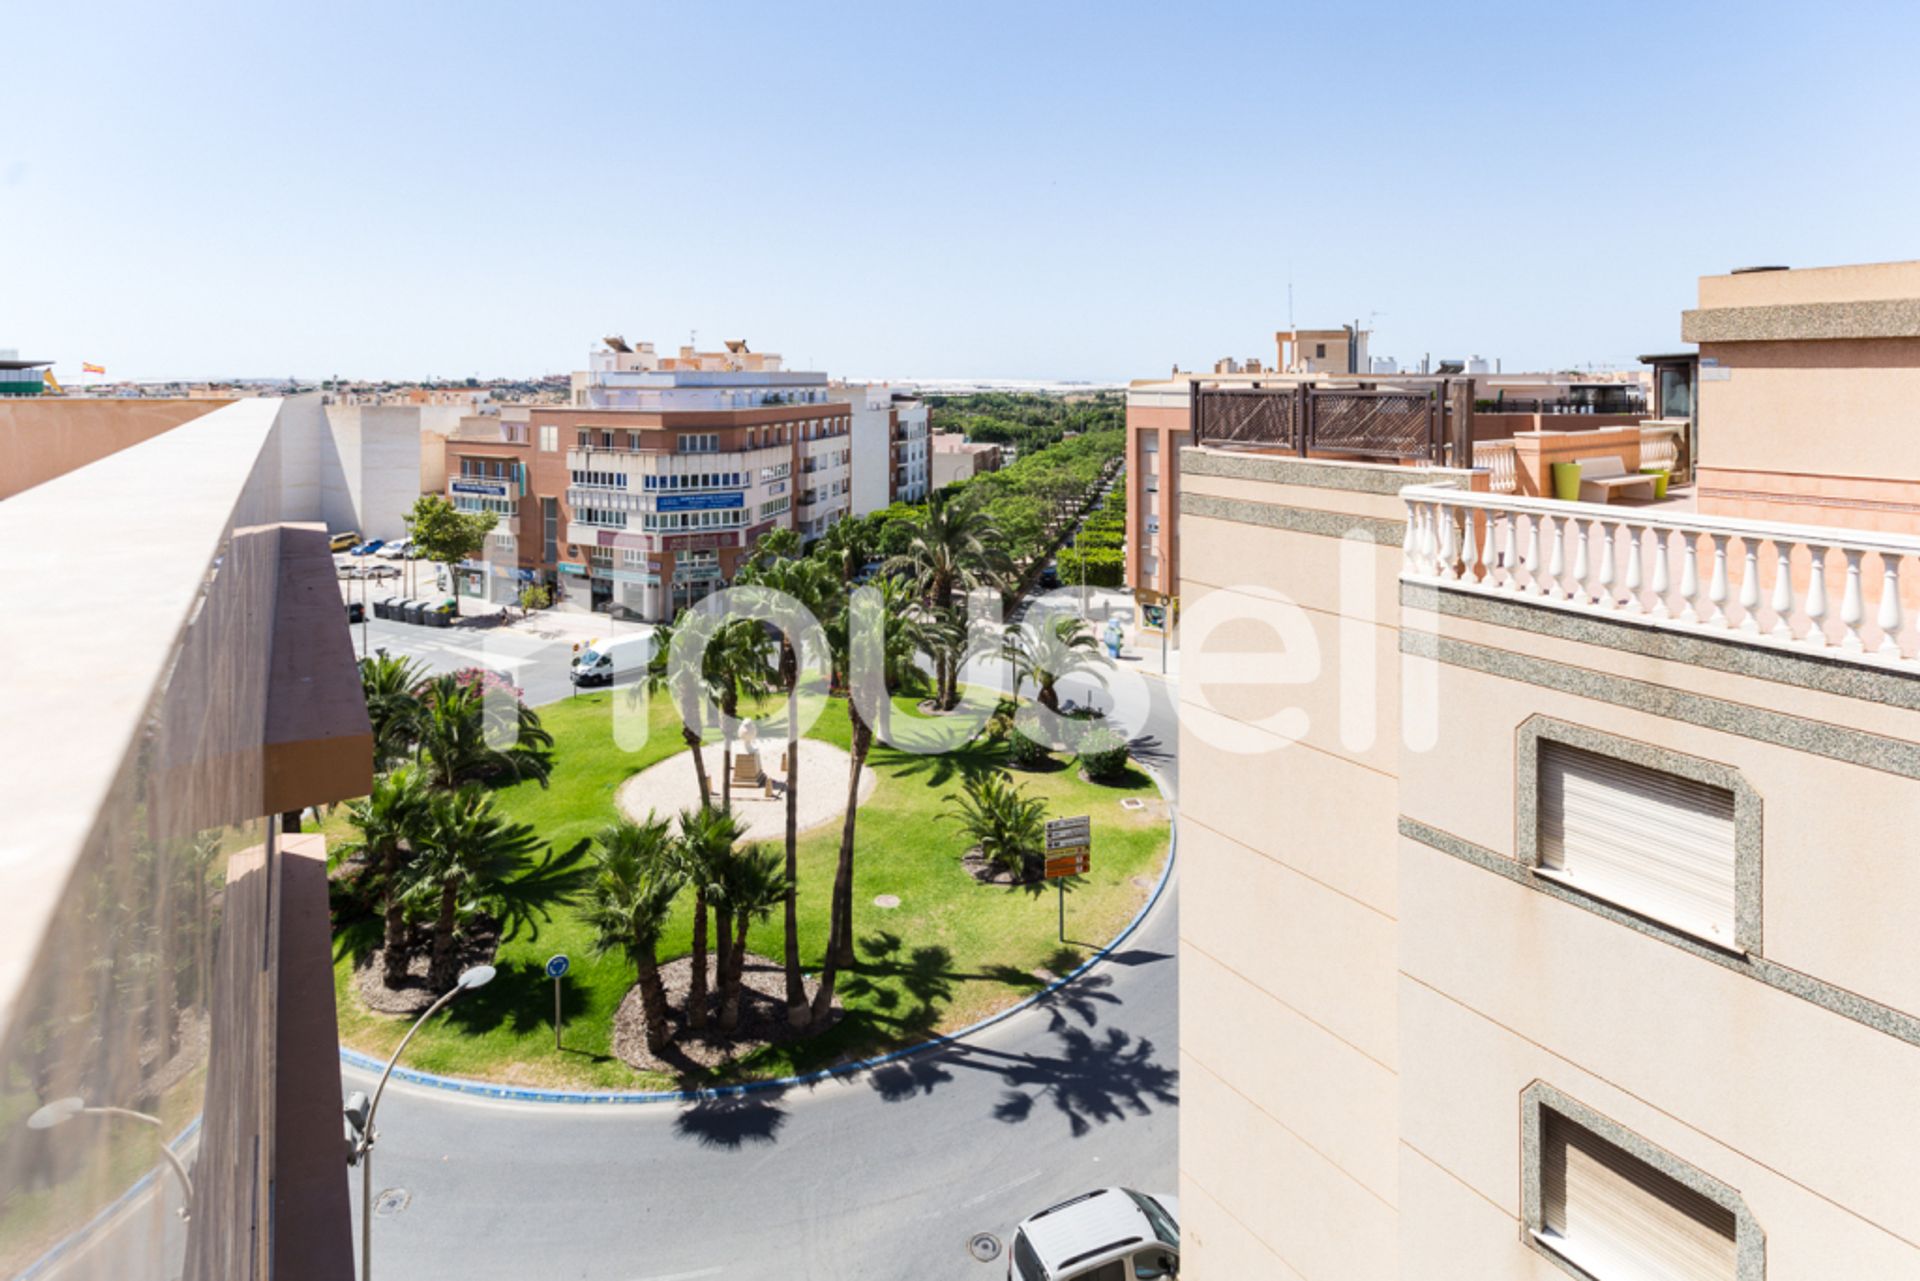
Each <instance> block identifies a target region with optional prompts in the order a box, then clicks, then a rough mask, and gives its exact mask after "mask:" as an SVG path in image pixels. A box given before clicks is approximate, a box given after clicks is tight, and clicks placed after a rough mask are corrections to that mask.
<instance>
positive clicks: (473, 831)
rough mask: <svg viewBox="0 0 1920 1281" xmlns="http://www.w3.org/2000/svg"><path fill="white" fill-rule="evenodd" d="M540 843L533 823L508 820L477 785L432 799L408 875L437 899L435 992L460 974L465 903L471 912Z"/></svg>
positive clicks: (525, 863)
mask: <svg viewBox="0 0 1920 1281" xmlns="http://www.w3.org/2000/svg"><path fill="white" fill-rule="evenodd" d="M539 847H540V842H539V840H538V838H537V837H535V835H534V831H533V829H532V828H531V827H528V826H527V825H526V824H524V823H515V822H512V821H510V820H509V819H508V818H507V817H506V815H504V814H502V813H500V811H499V810H497V809H495V808H494V804H493V797H491V796H490V795H488V794H487V793H486V792H484V791H482V790H480V789H479V788H478V787H473V786H468V787H463V788H461V789H460V790H459V791H457V792H442V793H439V794H437V795H435V796H434V797H433V798H432V801H431V803H430V804H429V806H428V813H427V818H426V823H425V831H424V832H423V834H422V836H421V840H420V844H419V848H418V849H417V850H416V851H415V858H414V863H413V869H412V875H411V877H410V878H409V879H410V880H411V882H412V887H413V888H414V889H415V890H416V891H418V892H421V893H424V894H426V895H429V896H433V897H435V898H437V906H436V910H435V913H434V920H433V951H432V953H431V957H430V960H429V961H428V965H427V985H428V986H429V987H431V988H432V989H433V990H434V991H436V992H438V991H444V990H446V989H448V988H450V987H452V986H453V981H454V979H455V977H456V976H457V975H458V973H459V969H460V966H459V958H458V957H457V956H456V954H455V950H454V945H455V942H456V936H457V933H458V928H459V922H460V917H461V915H462V909H463V907H464V909H465V910H466V911H468V912H470V911H472V910H473V909H474V908H476V907H478V906H480V905H481V904H482V903H484V902H485V901H486V899H487V897H488V896H489V894H490V893H491V892H492V890H493V889H494V887H496V886H498V885H501V884H503V883H504V882H506V881H510V880H512V879H513V878H514V877H515V876H518V875H519V874H520V873H522V872H524V871H526V870H527V868H528V867H529V866H530V865H531V864H532V862H533V854H534V851H535V850H537V849H539Z"/></svg>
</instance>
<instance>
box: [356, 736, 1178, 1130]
mask: <svg viewBox="0 0 1920 1281" xmlns="http://www.w3.org/2000/svg"><path fill="white" fill-rule="evenodd" d="M1141 768H1142V769H1146V770H1147V774H1148V776H1149V777H1150V778H1152V779H1153V785H1154V786H1155V787H1157V788H1159V789H1160V796H1161V798H1162V799H1166V795H1167V789H1166V785H1165V784H1164V783H1163V782H1161V780H1160V775H1159V772H1158V771H1156V770H1153V769H1150V768H1148V767H1146V766H1142V767H1141ZM1167 809H1168V812H1169V815H1170V816H1171V818H1172V820H1173V821H1172V822H1171V823H1170V824H1169V826H1168V829H1167V865H1166V866H1165V867H1163V868H1162V869H1160V879H1159V880H1158V881H1156V882H1155V883H1154V886H1153V893H1151V894H1149V895H1147V901H1146V902H1145V903H1142V904H1141V905H1140V910H1139V911H1138V912H1135V913H1134V914H1133V919H1132V920H1130V921H1128V922H1127V924H1126V927H1125V928H1124V929H1122V930H1121V931H1120V932H1119V933H1118V934H1116V935H1114V936H1113V938H1112V939H1110V940H1108V942H1107V944H1106V946H1105V947H1102V948H1101V949H1100V950H1099V951H1098V952H1095V953H1094V954H1093V955H1092V956H1090V957H1088V958H1087V959H1086V960H1085V961H1083V962H1081V964H1080V966H1079V968H1077V969H1075V970H1074V971H1073V973H1071V974H1069V975H1067V976H1066V977H1065V978H1059V979H1055V980H1054V981H1053V982H1052V983H1049V984H1048V985H1047V986H1046V987H1043V988H1041V989H1040V990H1039V991H1038V992H1035V993H1034V994H1033V995H1031V996H1029V997H1026V998H1024V999H1023V1000H1021V1001H1019V1002H1017V1003H1015V1004H1013V1005H1009V1006H1008V1007H1007V1008H1006V1009H1004V1010H1001V1011H1000V1012H999V1013H998V1014H989V1015H988V1016H987V1017H986V1018H984V1019H981V1020H980V1021H979V1022H978V1023H972V1024H969V1025H968V1026H966V1027H964V1028H961V1029H960V1030H959V1031H958V1032H949V1033H946V1034H944V1035H938V1036H935V1037H933V1038H932V1039H930V1040H926V1041H922V1042H920V1043H919V1044H918V1045H909V1046H908V1047H906V1048H905V1049H903V1050H894V1051H892V1052H891V1053H888V1054H882V1055H880V1056H879V1057H878V1058H871V1059H861V1060H860V1061H859V1062H857V1063H841V1064H837V1065H835V1066H833V1067H830V1068H822V1069H820V1070H819V1071H818V1072H809V1073H807V1074H806V1075H804V1076H783V1077H779V1078H776V1079H774V1080H768V1081H745V1082H742V1083H741V1084H739V1085H716V1086H710V1087H708V1088H707V1089H704V1090H529V1089H524V1088H522V1087H519V1086H513V1085H494V1084H493V1083H491V1082H488V1081H470V1080H468V1079H466V1078H465V1077H458V1076H438V1075H436V1074H434V1073H432V1072H416V1071H414V1070H413V1069H412V1068H403V1067H396V1068H395V1069H394V1070H393V1076H394V1079H395V1080H398V1081H406V1082H407V1083H409V1084H411V1085H424V1086H427V1087H429V1088H431V1089H436V1090H451V1091H453V1092H454V1093H456V1094H467V1095H473V1096H476V1097H479V1098H487V1099H501V1100H504V1101H506V1102H511V1103H599V1104H615V1103H697V1102H699V1101H701V1100H703V1099H733V1098H741V1097H744V1096H746V1095H749V1094H758V1093H759V1092H761V1091H762V1090H785V1089H791V1088H792V1087H794V1086H796V1085H817V1084H819V1083H820V1082H822V1081H831V1080H833V1079H834V1078H835V1077H841V1076H854V1075H857V1074H858V1073H861V1072H867V1071H871V1070H872V1069H874V1068H877V1067H883V1066H885V1065H886V1064H888V1063H897V1062H899V1061H900V1060H901V1059H906V1058H911V1057H913V1056H914V1055H916V1054H923V1053H925V1052H926V1051H928V1050H937V1049H942V1048H944V1047H946V1046H950V1045H957V1044H959V1043H960V1042H962V1041H964V1040H965V1039H966V1038H968V1037H970V1036H973V1035H975V1034H976V1033H979V1032H984V1031H985V1030H986V1029H988V1028H990V1027H992V1026H993V1025H994V1024H996V1023H999V1022H1001V1021H1003V1020H1005V1019H1010V1018H1012V1017H1013V1016H1014V1015H1016V1014H1018V1013H1020V1011H1022V1010H1024V1009H1027V1008H1028V1007H1030V1006H1032V1005H1035V1004H1037V1003H1038V1002H1040V1001H1044V1000H1045V999H1047V998H1048V997H1050V996H1052V995H1053V994H1054V993H1055V992H1058V991H1059V990H1060V989H1061V988H1064V987H1066V986H1067V985H1068V984H1069V983H1072V982H1073V981H1074V980H1075V979H1077V978H1079V977H1080V976H1081V975H1082V974H1085V973H1086V972H1087V971H1088V970H1090V969H1092V968H1093V967H1094V966H1096V965H1098V964H1099V963H1100V962H1102V961H1104V960H1106V959H1107V957H1109V956H1111V955H1112V954H1113V952H1114V949H1115V948H1118V947H1119V946H1120V945H1121V944H1122V943H1125V942H1126V941H1127V940H1128V939H1129V938H1131V937H1132V936H1133V932H1134V931H1135V930H1137V929H1139V928H1140V922H1142V921H1144V920H1146V919H1147V913H1149V912H1151V911H1153V909H1154V905H1155V904H1157V903H1158V902H1159V901H1160V896H1161V894H1162V893H1163V892H1164V891H1165V890H1166V888H1167V882H1168V881H1169V880H1171V879H1172V878H1173V864H1174V858H1175V857H1176V856H1177V855H1178V853H1179V848H1180V824H1179V814H1178V811H1177V809H1176V807H1175V806H1174V805H1173V803H1172V802H1171V801H1169V802H1168V806H1167ZM340 1061H341V1062H342V1063H345V1064H347V1065H348V1066H350V1067H356V1068H359V1069H361V1070H362V1071H366V1072H373V1073H376V1074H377V1073H379V1072H380V1071H381V1069H383V1068H385V1067H386V1064H385V1063H384V1062H382V1061H381V1060H379V1059H376V1058H373V1057H372V1056H370V1055H366V1054H362V1053H360V1051H358V1050H350V1049H348V1048H347V1047H346V1046H344V1045H343V1046H341V1047H340Z"/></svg>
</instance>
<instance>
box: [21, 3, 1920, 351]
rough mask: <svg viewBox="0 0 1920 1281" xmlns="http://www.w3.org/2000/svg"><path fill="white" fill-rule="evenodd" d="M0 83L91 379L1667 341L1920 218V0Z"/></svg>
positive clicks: (37, 333)
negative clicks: (1776, 281) (1349, 328)
mask: <svg viewBox="0 0 1920 1281" xmlns="http://www.w3.org/2000/svg"><path fill="white" fill-rule="evenodd" d="M6 28H7V45H8V49H9V56H8V59H7V61H6V64H5V74H4V76H3V77H0V119H4V120H5V121H7V122H8V127H7V128H6V129H5V130H4V131H0V246H4V249H3V251H0V252H3V256H0V346H18V347H20V348H22V349H23V350H24V351H25V352H27V353H28V354H34V355H45V356H51V357H54V358H56V359H58V360H59V362H60V364H59V366H58V368H59V369H60V370H61V371H62V372H68V373H72V372H77V370H78V367H79V362H80V361H81V360H83V359H84V360H92V361H97V362H100V363H104V364H106V365H107V366H108V368H109V370H110V372H111V373H112V374H114V375H116V376H129V377H146V376H161V375H185V376H204V375H230V374H243V375H258V376H266V375H282V374H299V375H302V376H319V375H326V374H333V373H341V374H348V375H360V376H390V377H424V376H428V375H437V376H466V375H469V374H476V373H477V374H481V375H492V374H505V373H536V372H544V371H561V370H566V369H571V368H574V367H576V366H577V365H579V364H580V363H581V359H582V356H583V354H584V352H585V351H586V349H587V348H588V346H589V345H590V344H591V343H592V341H593V340H594V339H595V338H596V337H598V336H599V335H600V334H602V333H605V332H611V331H619V332H624V333H625V334H627V335H628V336H629V337H631V338H636V339H641V338H650V339H652V340H654V341H656V342H660V343H662V344H676V343H679V342H682V341H684V340H685V339H686V337H687V335H688V333H689V331H690V330H695V329H697V330H698V331H699V334H700V338H701V342H702V345H703V346H706V345H710V344H711V343H712V342H714V341H716V340H718V339H720V338H723V337H744V338H746V339H748V340H749V341H750V342H752V343H753V344H754V345H755V346H756V347H759V348H762V349H769V350H777V351H781V352H784V353H785V354H786V355H787V356H788V357H789V359H790V360H791V361H793V362H795V363H796V364H798V363H805V364H806V365H808V366H809V367H815V368H826V369H829V370H831V371H833V372H835V373H842V374H851V375H856V376H874V377H927V378H934V377H973V376H997V377H1009V378H1087V379H1124V378H1129V377H1138V376H1149V375H1156V374H1161V373H1164V372H1165V371H1166V370H1167V369H1168V368H1169V367H1170V366H1171V365H1172V364H1173V363H1175V362H1178V363H1179V364H1180V365H1181V366H1182V367H1186V368H1192V367H1195V366H1197V365H1201V364H1203V363H1204V362H1208V361H1210V360H1212V359H1213V358H1214V357H1216V356H1219V355H1223V354H1234V355H1239V356H1246V355H1261V356H1267V355H1270V354H1271V335H1272V332H1273V330H1275V329H1276V328H1279V327H1282V326H1283V325H1284V324H1285V323H1286V318H1287V284H1288V281H1289V279H1291V280H1292V282H1293V286H1294V311H1295V316H1296V318H1297V319H1298V320H1299V322H1300V323H1301V324H1303V325H1315V324H1335V323H1339V322H1340V321H1343V320H1351V319H1353V318H1355V317H1359V318H1361V319H1363V320H1365V319H1367V318H1368V317H1370V316H1371V317H1373V323H1374V325H1375V327H1376V330H1377V336H1376V339H1375V350H1376V352H1384V353H1388V354H1395V355H1399V356H1403V357H1409V356H1410V357H1414V358H1417V357H1418V356H1419V354H1420V353H1421V352H1422V351H1431V352H1433V353H1434V354H1435V355H1436V356H1438V355H1440V354H1443V353H1444V354H1447V355H1465V354H1467V353H1470V352H1477V353H1480V354H1483V355H1486V356H1488V357H1496V356H1497V357H1499V358H1501V359H1502V360H1503V361H1504V362H1505V368H1506V369H1508V370H1515V369H1520V368H1540V367H1549V366H1551V367H1560V366H1566V365H1570V364H1574V363H1586V362H1612V363H1625V362H1630V361H1631V360H1632V358H1633V357H1634V356H1635V355H1637V354H1639V353H1640V352H1643V351H1648V350H1656V349H1670V348H1672V347H1674V346H1675V345H1677V342H1678V337H1679V312H1680V310H1681V309H1682V308H1684V307H1686V306H1688V305H1690V304H1691V301H1692V298H1693V291H1694V282H1695V279H1696V277H1698V276H1699V275H1701V274H1703V273H1711V272H1718V271H1723V270H1726V269H1729V268H1732V267H1735V266H1740V265H1745V264H1750V263H1757V262H1770V263H1771V262H1778V263H1788V264H1793V265H1801V266H1807V265H1819V264H1829V263H1839V262H1856V261H1882V260H1888V259H1900V258H1912V257H1920V164H1916V163H1915V162H1916V159H1917V157H1916V150H1917V149H1920V93H1916V91H1915V89H1914V80H1913V73H1912V67H1913V56H1914V51H1915V50H1916V48H1920V5H1913V4H1910V3H1909V4H1904V5H1891V4H1889V5H1872V4H1846V5H1828V6H1806V5H1773V4H1767V3H1750V4H1739V5H1713V6H1706V5H1686V4H1649V5H1612V6H1605V5H1562V4H1541V3H1534V4H1524V5H1522V4H1513V5H1481V4H1454V5H1432V4H1417V5H1414V4H1408V5H1399V4H1393V3H1383V4H1376V5H1372V6H1364V7H1362V6H1353V7H1348V6H1329V5H1315V6H1296V5H1284V4H1247V5H1209V4H1186V3H1182V4H1177V5H1176V4H1171V3H1168V4H1120V3H1108V4H1082V3H1046V2H1042V0H1028V2H1027V3H1023V4H999V3H992V2H985V0H973V2H969V3H966V4H954V3H945V4H938V5H934V4H927V5H920V4H910V3H901V4H889V5H882V4H871V5H868V4H797V3H788V4H779V5H765V6H762V5H756V4H750V3H729V4H726V5H703V4H698V3H684V4H681V5H678V6H674V7H662V6H655V5H649V4H640V3H620V4H611V3H600V4H595V5H580V4H571V3H542V4H537V5H535V4H491V3H465V4H458V5H454V4H436V3H405V2H399V0H385V2H383V3H376V4H362V3H357V2H354V0H329V3H326V4H301V5H293V4H287V3H250V4H192V3H188V4H182V5H169V6H161V5H151V4H140V5H132V4H117V3H108V4H93V5H87V6H84V7H75V6H70V5H58V4H51V5H50V4H39V5H26V4H22V5H18V6H14V7H13V9H12V11H11V12H10V13H9V14H8V16H7V20H6Z"/></svg>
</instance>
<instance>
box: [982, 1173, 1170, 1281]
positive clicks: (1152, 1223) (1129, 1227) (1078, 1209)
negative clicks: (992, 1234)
mask: <svg viewBox="0 0 1920 1281" xmlns="http://www.w3.org/2000/svg"><path fill="white" fill-rule="evenodd" d="M1179 1275H1180V1202H1179V1201H1178V1200H1177V1199H1176V1198H1174V1197H1170V1196H1148V1195H1147V1194H1146V1193H1144V1192H1135V1191H1133V1190H1132V1189H1131V1188H1100V1189H1099V1190H1097V1191H1094V1192H1086V1193H1082V1194H1081V1195H1079V1196H1077V1197H1074V1198H1072V1199H1071V1200H1067V1201H1062V1202H1061V1203H1060V1204H1058V1205H1051V1206H1048V1207H1047V1208H1046V1209H1044V1210H1042V1211H1040V1213H1038V1214H1036V1215H1034V1216H1033V1217H1032V1218H1030V1219H1027V1220H1025V1221H1024V1222H1022V1223H1021V1224H1020V1226H1019V1227H1018V1228H1017V1229H1015V1230H1014V1234H1013V1248H1012V1249H1011V1250H1010V1251H1008V1258H1007V1278H1008V1281H1147V1279H1148V1278H1161V1277H1166V1278H1171V1277H1177V1276H1179Z"/></svg>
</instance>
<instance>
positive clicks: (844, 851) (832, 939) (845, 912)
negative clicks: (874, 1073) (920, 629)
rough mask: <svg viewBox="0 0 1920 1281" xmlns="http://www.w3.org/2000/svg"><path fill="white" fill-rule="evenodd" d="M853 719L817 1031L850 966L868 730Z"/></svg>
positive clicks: (817, 1004)
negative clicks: (857, 827)
mask: <svg viewBox="0 0 1920 1281" xmlns="http://www.w3.org/2000/svg"><path fill="white" fill-rule="evenodd" d="M849 711H850V712H851V714H852V719H853V764H852V765H851V767H850V768H849V769H848V771H847V816H846V819H845V820H844V821H843V822H842V823H841V824H840V861H839V863H838V864H837V865H836V866H835V868H834V872H833V899H832V901H831V902H830V903H829V904H828V909H827V917H828V922H829V923H828V927H827V959H826V963H825V964H824V965H822V966H821V967H820V987H819V990H818V991H816V992H815V993H814V994H813V1009H812V1027H813V1030H814V1031H816V1032H817V1031H820V1030H821V1029H823V1028H825V1027H826V1025H827V1020H828V1018H829V1017H831V1016H832V1013H833V987H834V983H835V982H836V981H838V979H839V977H840V967H841V966H842V965H851V964H853V960H852V957H853V833H854V822H855V820H856V818H857V816H858V814H859V812H860V811H859V807H858V803H859V798H860V766H861V763H862V762H863V761H864V760H865V759H866V755H867V747H868V745H869V744H870V743H871V741H872V737H873V734H872V731H871V730H869V729H868V728H867V724H866V722H865V721H864V720H862V719H861V717H860V714H859V713H858V712H852V709H851V705H849Z"/></svg>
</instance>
